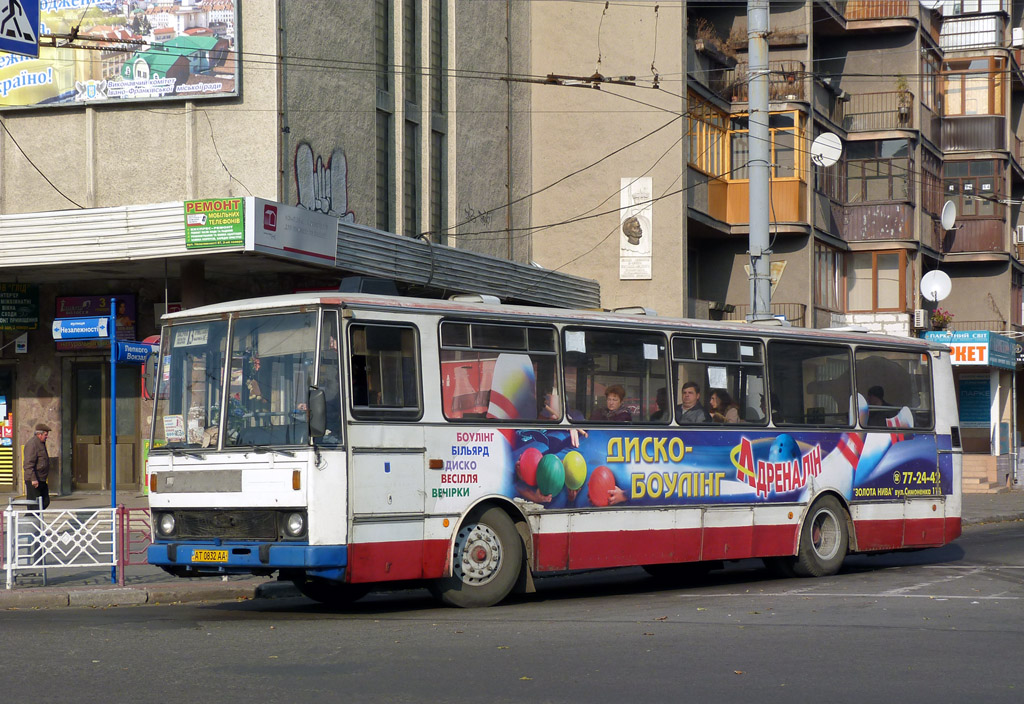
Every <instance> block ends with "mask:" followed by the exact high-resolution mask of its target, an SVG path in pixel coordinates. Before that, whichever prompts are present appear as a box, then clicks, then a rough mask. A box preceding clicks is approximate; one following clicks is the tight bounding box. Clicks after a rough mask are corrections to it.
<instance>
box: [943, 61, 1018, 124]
mask: <svg viewBox="0 0 1024 704" xmlns="http://www.w3.org/2000/svg"><path fill="white" fill-rule="evenodd" d="M1004 69H1005V60H1004V59H1001V58H996V57H985V58H979V59H967V60H964V61H947V62H946V63H945V64H944V65H943V74H944V76H943V86H944V88H943V91H944V93H945V112H944V114H945V116H947V117H949V116H957V115H1002V114H1003V75H1002V74H1003V71H1004Z"/></svg>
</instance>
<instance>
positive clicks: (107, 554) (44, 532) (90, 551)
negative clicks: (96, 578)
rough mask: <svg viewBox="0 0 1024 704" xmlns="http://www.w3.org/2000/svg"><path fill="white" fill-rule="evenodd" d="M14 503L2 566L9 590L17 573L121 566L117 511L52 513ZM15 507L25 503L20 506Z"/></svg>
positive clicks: (6, 523) (9, 512)
mask: <svg viewBox="0 0 1024 704" xmlns="http://www.w3.org/2000/svg"><path fill="white" fill-rule="evenodd" d="M28 503H29V502H27V501H18V502H11V504H9V505H8V507H7V510H5V511H4V512H3V514H4V521H3V523H4V525H3V555H2V557H3V568H4V571H5V572H6V575H7V588H8V589H11V588H12V587H13V586H14V581H15V576H16V574H15V573H17V572H36V573H39V572H41V573H42V574H43V582H44V584H45V581H46V571H47V570H51V569H61V568H83V567H115V566H117V564H118V562H117V557H118V550H117V542H118V532H119V531H118V530H117V522H116V518H117V509H115V508H85V509H73V510H69V509H52V510H46V511H40V510H38V509H33V508H27V507H23V506H24V505H25V504H28ZM16 504H20V505H18V506H16Z"/></svg>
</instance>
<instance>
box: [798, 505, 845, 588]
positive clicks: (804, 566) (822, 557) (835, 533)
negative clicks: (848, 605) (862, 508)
mask: <svg viewBox="0 0 1024 704" xmlns="http://www.w3.org/2000/svg"><path fill="white" fill-rule="evenodd" d="M849 543H850V536H849V533H848V531H847V528H846V511H845V510H843V507H842V504H840V503H839V501H838V499H836V498H835V497H834V496H823V497H821V498H820V499H818V500H817V501H815V502H814V504H813V505H812V506H811V510H810V511H809V512H808V515H807V520H805V521H804V525H803V528H801V529H800V546H799V549H798V551H797V555H796V560H795V561H794V562H793V572H794V573H795V574H796V575H797V576H798V577H827V576H829V575H833V574H835V573H836V572H838V571H839V568H840V567H842V565H843V560H844V559H845V558H846V550H847V548H848V546H849Z"/></svg>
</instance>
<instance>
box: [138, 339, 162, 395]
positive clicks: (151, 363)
mask: <svg viewBox="0 0 1024 704" xmlns="http://www.w3.org/2000/svg"><path fill="white" fill-rule="evenodd" d="M159 366H160V352H159V351H154V352H153V353H152V354H151V355H149V357H147V358H146V363H145V364H143V365H142V382H143V383H142V398H144V399H146V400H150V399H153V398H156V372H157V367H159Z"/></svg>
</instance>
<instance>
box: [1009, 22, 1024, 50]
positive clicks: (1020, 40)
mask: <svg viewBox="0 0 1024 704" xmlns="http://www.w3.org/2000/svg"><path fill="white" fill-rule="evenodd" d="M1012 44H1013V46H1024V27H1014V28H1013V40H1012Z"/></svg>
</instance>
